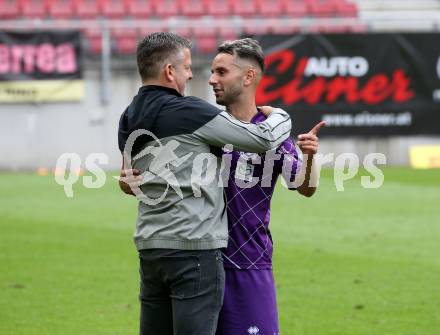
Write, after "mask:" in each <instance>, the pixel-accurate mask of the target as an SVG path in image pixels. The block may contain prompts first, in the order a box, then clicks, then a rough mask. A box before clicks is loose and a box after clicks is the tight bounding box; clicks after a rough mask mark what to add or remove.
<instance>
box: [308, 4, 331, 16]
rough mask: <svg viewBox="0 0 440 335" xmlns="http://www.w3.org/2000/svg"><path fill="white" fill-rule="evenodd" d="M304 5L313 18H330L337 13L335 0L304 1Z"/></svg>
mask: <svg viewBox="0 0 440 335" xmlns="http://www.w3.org/2000/svg"><path fill="white" fill-rule="evenodd" d="M306 4H307V6H308V7H309V10H310V13H311V14H312V15H314V16H321V17H325V16H332V15H334V14H335V13H336V12H337V8H336V1H335V0H306Z"/></svg>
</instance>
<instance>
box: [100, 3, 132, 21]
mask: <svg viewBox="0 0 440 335" xmlns="http://www.w3.org/2000/svg"><path fill="white" fill-rule="evenodd" d="M101 13H102V15H103V16H105V17H108V18H112V19H121V18H123V17H124V16H125V15H126V13H127V11H126V8H125V1H124V0H101Z"/></svg>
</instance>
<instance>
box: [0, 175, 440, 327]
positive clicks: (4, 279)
mask: <svg viewBox="0 0 440 335" xmlns="http://www.w3.org/2000/svg"><path fill="white" fill-rule="evenodd" d="M384 173H385V184H384V185H383V186H382V187H381V188H379V189H363V188H362V187H361V185H360V179H359V178H356V179H353V180H351V181H349V182H347V183H346V184H345V191H344V192H337V191H336V188H335V186H334V183H333V172H332V171H330V170H326V171H325V172H324V175H323V178H322V179H321V186H320V189H319V190H318V192H317V194H316V195H315V196H314V197H313V198H310V199H307V198H302V197H300V196H299V195H297V194H295V192H289V191H287V190H285V189H284V188H283V187H281V186H279V187H278V189H277V191H276V194H275V197H274V201H273V205H272V222H271V229H272V235H273V238H274V242H275V256H274V268H275V276H276V280H277V297H278V304H279V313H280V324H281V325H280V326H281V334H285V335H438V334H440V206H439V204H440V170H426V171H415V170H410V169H404V168H401V169H399V168H387V169H385V170H384ZM74 191H75V196H74V198H73V199H68V198H66V197H65V196H64V192H63V189H62V187H61V186H59V185H57V184H56V183H55V182H54V179H53V177H51V176H46V177H41V176H36V175H26V174H7V173H4V174H0V334H1V335H42V334H53V335H78V334H81V335H100V334H102V335H116V334H118V335H123V334H127V335H128V334H136V333H137V331H138V302H137V294H138V274H137V255H136V251H135V248H134V245H133V242H132V234H133V230H134V221H135V215H136V202H135V201H134V199H132V198H129V197H127V196H124V195H122V194H121V193H119V191H118V188H117V183H116V180H114V179H113V178H108V179H107V183H106V185H105V187H104V188H102V189H85V188H84V187H82V186H81V184H80V183H78V184H76V185H75V186H74ZM249 308H252V306H249ZM231 335H234V334H231Z"/></svg>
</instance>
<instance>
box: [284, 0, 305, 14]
mask: <svg viewBox="0 0 440 335" xmlns="http://www.w3.org/2000/svg"><path fill="white" fill-rule="evenodd" d="M282 8H283V12H284V13H286V15H288V16H293V17H303V16H307V15H308V14H309V11H308V8H307V5H306V4H305V2H304V1H302V0H284V1H283V7H282Z"/></svg>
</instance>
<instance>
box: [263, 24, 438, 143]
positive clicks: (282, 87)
mask: <svg viewBox="0 0 440 335" xmlns="http://www.w3.org/2000/svg"><path fill="white" fill-rule="evenodd" d="M257 38H258V39H259V40H260V42H261V44H262V46H263V48H264V51H265V54H266V72H265V75H264V76H263V78H262V80H261V83H260V85H259V87H258V91H257V102H258V104H259V105H272V106H280V107H283V108H285V109H286V110H287V111H288V112H289V113H290V114H291V115H292V117H293V125H294V127H293V131H294V132H295V133H301V132H304V131H306V130H307V129H309V128H310V127H311V126H313V125H314V124H316V123H317V122H318V121H321V120H325V121H326V122H327V126H326V127H325V128H324V129H323V131H322V134H323V135H337V136H340V135H384V136H386V135H407V134H440V126H439V125H440V34H435V33H417V34H416V33H405V34H385V33H383V34H323V35H321V34H310V35H295V36H287V35H284V36H278V35H277V36H260V37H257Z"/></svg>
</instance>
